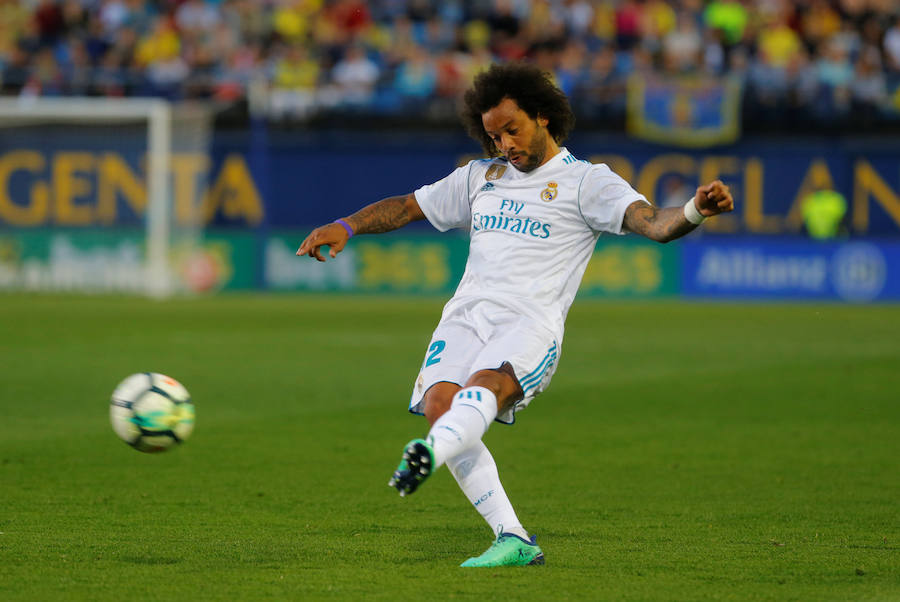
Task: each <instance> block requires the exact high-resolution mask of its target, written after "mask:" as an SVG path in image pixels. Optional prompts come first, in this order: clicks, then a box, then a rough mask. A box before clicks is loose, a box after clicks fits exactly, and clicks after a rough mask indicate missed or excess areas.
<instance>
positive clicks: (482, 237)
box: [415, 148, 647, 342]
mask: <svg viewBox="0 0 900 602" xmlns="http://www.w3.org/2000/svg"><path fill="white" fill-rule="evenodd" d="M415 195H416V201H418V204H419V206H420V207H421V208H422V212H423V213H424V214H425V217H426V218H427V219H428V221H429V222H431V224H432V225H433V226H434V227H435V228H437V229H438V230H440V231H441V232H444V231H446V230H449V229H451V228H466V229H468V231H469V234H470V237H471V240H470V243H469V258H468V261H467V263H466V270H465V273H464V274H463V277H462V280H460V283H459V286H458V287H457V289H456V293H455V294H454V295H453V298H452V299H450V301H449V302H448V303H447V305H446V307H445V310H444V312H445V313H447V312H448V311H452V310H454V309H458V308H459V307H461V306H465V305H467V304H469V303H473V302H477V301H479V300H484V299H486V300H490V301H493V302H495V303H497V304H499V305H502V306H504V307H507V308H509V309H512V310H514V311H517V312H519V313H521V314H523V315H526V316H530V317H532V318H534V319H536V320H538V321H539V322H540V323H542V324H546V325H547V327H548V328H549V329H550V331H551V332H552V333H554V335H555V336H556V337H557V340H558V341H560V342H561V341H562V334H563V325H564V323H565V319H566V314H567V313H568V311H569V307H570V306H571V304H572V300H573V299H574V298H575V293H576V292H577V291H578V286H579V284H580V282H581V277H582V276H583V275H584V270H585V268H586V267H587V263H588V261H589V260H590V258H591V254H592V253H593V250H594V245H595V244H596V242H597V238H598V236H599V235H600V233H602V232H609V233H612V234H622V233H623V232H622V220H623V218H624V216H625V209H626V208H627V207H628V206H629V205H630V204H631V203H633V202H635V201H638V200H641V201H645V202H646V201H647V199H646V198H645V197H644V196H643V195H641V194H639V193H638V192H636V191H635V190H634V189H633V188H632V187H631V186H630V185H629V184H628V183H627V182H626V181H625V180H623V179H622V178H621V177H619V176H618V175H616V174H615V173H613V172H612V170H610V169H609V167H607V166H606V165H604V164H599V165H593V164H591V163H588V162H587V161H581V160H578V159H576V158H575V157H574V156H572V154H571V153H569V151H567V150H566V149H565V148H561V149H560V152H559V153H558V154H557V155H555V156H554V157H553V158H552V159H550V160H549V161H547V162H546V163H545V164H544V165H542V166H540V167H538V168H537V169H535V170H533V171H531V172H528V173H523V172H520V171H519V170H517V169H516V168H515V167H513V166H511V165H509V164H508V163H507V161H506V160H505V159H500V158H496V159H481V160H475V161H471V162H470V163H468V164H467V165H464V166H463V167H460V168H458V169H456V170H455V171H454V172H453V173H451V174H450V175H448V176H447V177H446V178H444V179H442V180H440V181H438V182H435V183H434V184H430V185H428V186H423V187H422V188H419V189H418V190H416V191H415Z"/></svg>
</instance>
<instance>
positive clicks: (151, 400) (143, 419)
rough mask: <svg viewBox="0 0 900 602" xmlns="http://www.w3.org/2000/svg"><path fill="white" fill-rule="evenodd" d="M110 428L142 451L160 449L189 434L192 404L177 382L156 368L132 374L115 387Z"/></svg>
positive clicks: (110, 404)
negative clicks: (153, 370) (159, 372)
mask: <svg viewBox="0 0 900 602" xmlns="http://www.w3.org/2000/svg"><path fill="white" fill-rule="evenodd" d="M109 419H110V422H112V427H113V430H114V431H115V432H116V434H117V435H118V436H119V437H120V438H121V439H122V441H124V442H125V443H127V444H128V445H130V446H131V447H133V448H134V449H136V450H138V451H142V452H161V451H166V450H167V449H169V448H171V447H174V446H176V445H178V444H179V443H181V442H183V441H184V440H185V439H187V438H188V437H190V435H191V432H192V431H193V430H194V404H193V403H192V402H191V395H190V393H188V392H187V389H185V388H184V387H183V386H182V384H181V383H180V382H178V381H177V380H175V379H174V378H171V377H169V376H166V375H164V374H157V373H155V372H142V373H140V374H132V375H131V376H129V377H128V378H126V379H125V380H123V381H122V382H121V383H119V386H118V387H116V390H115V391H113V394H112V399H110V402H109Z"/></svg>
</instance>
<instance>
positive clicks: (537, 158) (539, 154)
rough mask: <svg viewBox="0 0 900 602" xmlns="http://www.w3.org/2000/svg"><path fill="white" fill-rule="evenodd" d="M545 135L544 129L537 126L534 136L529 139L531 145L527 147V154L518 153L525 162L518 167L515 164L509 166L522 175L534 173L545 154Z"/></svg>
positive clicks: (542, 161)
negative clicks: (523, 157) (522, 156)
mask: <svg viewBox="0 0 900 602" xmlns="http://www.w3.org/2000/svg"><path fill="white" fill-rule="evenodd" d="M547 135H548V134H547V129H546V128H544V127H541V126H540V125H539V126H537V129H536V130H535V132H534V136H533V137H532V138H531V144H529V145H528V152H525V153H518V154H520V155H524V156H525V158H526V159H527V160H526V161H525V162H524V163H522V164H520V165H516V164H515V163H511V165H512V166H513V167H515V168H516V169H518V170H519V171H521V172H523V173H528V172H530V171H534V170H535V169H537V168H538V167H540V166H541V165H542V164H543V163H544V157H545V156H546V154H547Z"/></svg>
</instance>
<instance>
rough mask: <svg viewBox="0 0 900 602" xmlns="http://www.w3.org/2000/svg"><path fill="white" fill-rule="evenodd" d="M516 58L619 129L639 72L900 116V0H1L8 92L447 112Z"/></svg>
mask: <svg viewBox="0 0 900 602" xmlns="http://www.w3.org/2000/svg"><path fill="white" fill-rule="evenodd" d="M515 59H528V60H532V61H535V62H536V63H538V64H539V65H541V66H542V67H544V68H545V69H547V70H549V71H551V72H552V73H553V74H554V75H555V77H556V80H557V82H558V83H559V85H560V86H561V88H562V89H563V90H564V91H565V92H566V93H567V94H568V95H569V97H570V99H571V100H572V103H573V105H574V107H575V108H576V110H577V113H578V115H579V118H580V119H581V120H582V123H584V122H587V123H593V124H599V125H601V126H605V127H610V128H618V127H621V126H622V124H623V123H624V117H625V110H626V100H625V94H624V90H625V87H626V82H627V80H628V78H629V77H633V76H635V74H637V75H638V76H641V75H642V74H652V75H655V76H661V77H669V78H677V77H684V76H692V75H703V76H706V77H712V78H719V79H724V78H729V79H732V80H737V81H739V82H740V84H741V86H742V90H743V93H742V97H743V109H742V115H743V123H744V129H745V130H746V131H753V130H766V129H778V130H782V129H794V130H797V129H807V130H816V129H822V128H826V129H833V128H853V129H854V131H860V128H862V129H863V130H869V131H879V130H880V129H881V128H884V127H885V126H890V125H894V126H896V125H898V122H900V5H898V4H897V3H896V1H895V0H792V1H788V0H711V1H704V0H442V1H437V0H377V1H374V2H363V1H361V0H265V1H253V0H168V1H165V0H163V1H142V0H22V1H19V0H0V94H2V95H7V96H16V95H18V96H67V95H79V96H83V95H86V96H157V97H164V98H168V99H173V100H181V99H208V100H210V101H214V102H217V103H221V106H223V107H227V106H243V107H249V110H250V112H252V113H253V114H256V115H264V116H267V117H269V118H271V119H275V120H283V121H303V120H310V119H316V118H321V117H322V116H327V115H348V114H350V115H357V116H358V115H363V116H371V115H376V116H383V117H395V116H403V117H406V118H409V117H414V118H415V119H417V120H419V123H421V120H422V119H423V118H424V119H425V120H426V121H427V120H429V119H430V120H432V121H436V122H440V121H442V120H444V121H446V120H449V119H452V118H453V116H454V115H455V100H456V98H457V97H458V96H459V94H460V93H461V91H462V90H463V89H465V87H466V85H467V84H468V82H469V81H470V80H471V78H472V77H473V74H474V73H476V72H477V71H478V70H479V69H481V68H482V67H483V66H484V65H486V64H488V63H490V62H491V61H498V60H515ZM245 114H246V113H245Z"/></svg>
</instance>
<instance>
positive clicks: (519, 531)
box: [447, 441, 528, 540]
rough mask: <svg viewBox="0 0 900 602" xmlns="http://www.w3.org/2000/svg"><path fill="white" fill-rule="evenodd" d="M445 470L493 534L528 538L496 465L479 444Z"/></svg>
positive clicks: (453, 460) (452, 459)
mask: <svg viewBox="0 0 900 602" xmlns="http://www.w3.org/2000/svg"><path fill="white" fill-rule="evenodd" d="M447 468H449V469H450V472H452V473H453V476H454V478H455V479H456V482H457V483H459V487H460V489H462V490H463V493H464V494H465V495H466V497H467V498H469V501H470V502H472V505H473V506H475V509H476V510H478V512H479V514H481V516H482V518H484V520H485V521H487V524H488V526H490V528H491V530H492V531H493V532H494V535H499V534H500V532H501V531H503V532H504V533H514V534H516V535H518V536H519V537H521V538H522V539H525V540H527V539H528V532H527V531H526V530H525V529H524V528H523V527H522V523H521V522H519V517H517V516H516V511H515V510H513V507H512V504H511V503H510V501H509V498H508V497H507V495H506V491H504V489H503V485H502V484H501V483H500V475H499V474H498V473H497V463H496V462H494V457H493V456H492V455H491V452H490V451H488V448H487V447H486V446H485V444H484V443H483V442H482V441H478V442H476V443H475V445H472V446H471V447H469V449H467V450H466V451H464V452H462V453H461V454H459V455H457V456H454V457H453V458H450V459H449V460H447Z"/></svg>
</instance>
